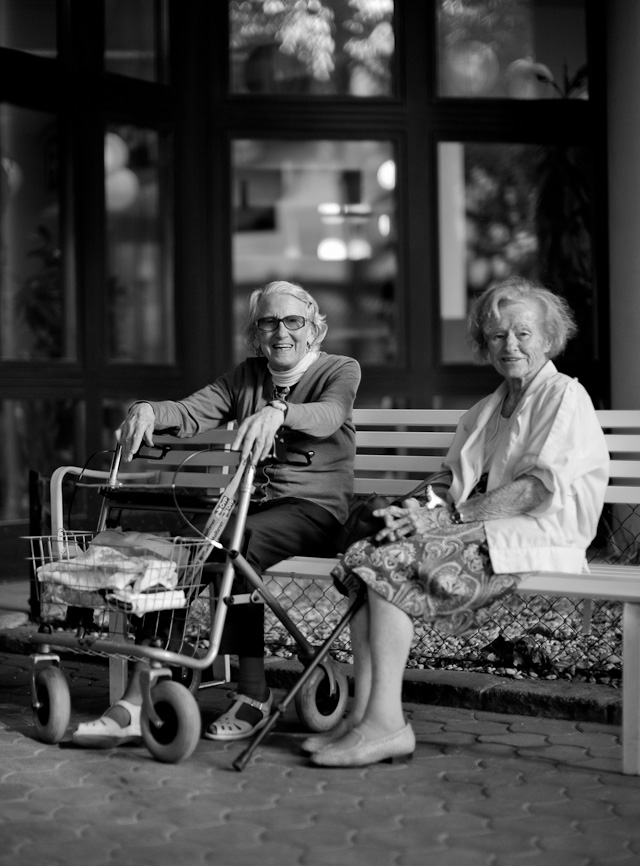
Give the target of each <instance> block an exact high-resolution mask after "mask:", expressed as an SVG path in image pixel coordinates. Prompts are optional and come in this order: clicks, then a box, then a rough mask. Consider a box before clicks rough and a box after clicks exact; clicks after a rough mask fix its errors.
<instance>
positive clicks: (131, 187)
mask: <svg viewBox="0 0 640 866" xmlns="http://www.w3.org/2000/svg"><path fill="white" fill-rule="evenodd" d="M139 190H140V181H139V180H138V176H137V175H136V174H135V173H134V172H132V171H131V169H130V168H119V169H117V170H116V171H113V172H111V173H110V174H108V175H107V179H106V181H105V198H106V205H107V210H108V211H121V210H126V209H127V208H128V207H129V206H130V205H131V204H133V202H134V201H135V200H136V198H137V196H138V192H139Z"/></svg>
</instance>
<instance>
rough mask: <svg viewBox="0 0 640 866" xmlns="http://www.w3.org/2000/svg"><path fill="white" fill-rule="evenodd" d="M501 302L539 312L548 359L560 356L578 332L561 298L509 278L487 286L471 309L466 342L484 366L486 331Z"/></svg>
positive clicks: (529, 281)
mask: <svg viewBox="0 0 640 866" xmlns="http://www.w3.org/2000/svg"><path fill="white" fill-rule="evenodd" d="M504 301H524V302H529V303H535V304H537V305H538V307H539V309H540V310H542V323H543V324H542V327H543V330H544V334H545V336H546V338H547V339H548V340H549V342H550V344H551V348H550V350H549V358H557V357H558V355H561V354H562V352H564V350H565V347H566V345H567V343H568V342H569V340H570V339H572V337H574V336H575V335H576V334H577V332H578V329H577V327H576V323H575V319H574V317H573V312H572V311H571V308H570V306H569V304H568V303H567V302H566V301H565V299H564V298H561V297H560V295H556V294H555V293H554V292H552V291H551V290H550V289H546V288H545V287H544V286H543V285H541V284H540V283H536V282H533V281H532V280H527V279H525V278H524V277H510V278H509V279H507V280H503V281H501V282H499V283H494V284H493V285H491V286H489V288H488V289H485V291H484V292H482V294H481V295H479V296H478V297H477V298H476V299H475V301H474V302H473V304H472V306H471V310H470V312H469V319H468V328H467V341H468V343H469V346H470V348H471V353H472V355H473V357H474V358H475V360H477V361H480V362H483V361H486V360H487V359H488V357H489V347H488V345H487V339H486V332H487V328H488V326H489V325H490V324H492V323H493V322H495V321H496V319H497V318H498V317H499V307H500V304H501V303H503V302H504Z"/></svg>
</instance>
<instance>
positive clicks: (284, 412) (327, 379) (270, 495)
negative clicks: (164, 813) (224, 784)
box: [72, 281, 360, 748]
mask: <svg viewBox="0 0 640 866" xmlns="http://www.w3.org/2000/svg"><path fill="white" fill-rule="evenodd" d="M326 333H327V323H326V317H325V316H324V315H323V314H321V313H320V311H319V308H318V304H317V302H316V301H315V299H314V298H313V297H312V296H311V295H310V294H309V293H308V292H307V291H306V290H305V289H303V288H301V287H300V286H298V285H295V284H293V283H290V282H286V281H276V282H272V283H269V284H268V285H267V286H265V287H263V288H260V289H256V290H255V291H254V292H253V293H252V295H251V298H250V301H249V315H248V319H247V325H246V329H245V338H246V342H247V344H248V346H249V347H250V349H251V350H252V351H253V353H254V356H253V357H248V358H247V359H246V360H245V361H243V362H242V363H240V364H239V365H238V366H237V367H235V368H234V369H233V370H231V371H230V372H228V373H225V374H224V375H222V376H220V378H219V379H217V380H216V381H215V382H213V383H212V384H210V385H206V386H205V387H204V388H202V389H201V390H199V391H197V392H196V393H195V394H192V395H191V396H190V397H186V398H184V399H183V400H178V401H173V400H162V401H159V402H153V401H148V402H139V403H135V404H134V405H133V406H132V407H131V409H130V411H129V414H128V415H127V417H126V419H125V420H124V421H123V423H122V424H121V425H120V427H119V428H118V431H117V433H116V435H117V438H118V439H119V441H120V442H121V444H122V446H123V456H124V459H125V460H127V461H129V460H131V459H132V457H133V455H134V454H135V453H136V452H137V451H138V449H139V447H140V445H141V444H142V443H143V442H144V443H146V444H147V445H152V444H153V433H154V431H156V432H160V431H162V432H169V433H172V434H176V435H177V436H181V437H182V436H184V437H189V436H195V435H196V434H198V433H202V432H204V431H206V430H210V429H212V428H215V427H219V426H222V425H224V424H226V423H227V422H229V421H236V422H237V423H238V432H237V436H236V438H235V442H234V443H233V446H232V447H233V448H235V449H238V450H241V452H242V455H243V457H248V456H251V458H252V460H253V461H259V460H261V459H263V458H265V457H267V455H268V454H269V452H270V451H271V449H272V447H273V444H274V440H275V436H276V433H278V431H282V433H283V435H284V438H285V441H286V444H287V445H288V446H290V447H293V448H295V449H299V450H301V451H313V452H314V456H313V460H312V463H311V465H310V466H302V465H290V464H279V465H265V466H263V467H259V468H258V471H257V473H256V491H257V498H256V499H255V501H253V502H252V504H251V506H250V511H249V516H248V518H247V524H246V536H245V544H246V548H245V549H244V551H243V552H244V555H245V557H246V559H247V560H248V562H249V563H250V564H251V566H252V567H253V568H254V570H255V571H256V572H257V573H258V574H261V573H262V571H263V570H264V569H266V568H268V567H269V566H270V565H273V564H274V563H276V562H279V561H280V560H282V559H285V558H286V557H289V556H293V555H296V554H303V553H304V554H307V555H315V556H333V555H334V553H335V550H336V543H337V542H336V539H337V534H338V532H339V531H340V529H341V527H342V524H343V523H344V521H345V519H346V517H347V513H348V507H349V501H350V498H351V495H352V492H353V463H354V456H355V429H354V426H353V421H352V409H353V403H354V400H355V396H356V392H357V389H358V385H359V383H360V367H359V365H358V363H357V362H356V361H354V360H353V359H352V358H348V357H344V356H341V355H330V354H327V353H325V352H323V351H322V349H321V344H322V341H323V339H324V337H325V335H326ZM243 580H244V579H243V578H240V577H238V579H237V584H238V586H237V587H236V591H239V592H243V591H247V590H246V589H245V588H244V584H243ZM220 652H221V653H229V654H234V655H238V657H239V676H238V693H237V695H236V696H235V698H234V700H233V702H232V704H231V706H230V707H229V708H228V709H227V710H226V711H225V712H224V713H222V715H221V716H219V717H218V718H217V719H216V720H215V721H213V722H212V723H211V724H210V725H209V726H208V728H207V729H206V731H205V736H206V737H208V738H209V739H213V740H239V739H243V738H245V737H250V736H251V735H252V734H253V733H254V732H255V731H257V730H259V728H260V727H261V726H263V725H264V724H265V723H266V721H267V720H268V717H269V713H270V711H271V705H272V697H271V693H270V691H269V689H268V687H267V683H266V679H265V669H264V607H263V605H251V604H243V605H236V606H231V607H230V608H229V610H228V613H227V617H226V622H225V633H224V635H223V641H222V644H221V647H220ZM141 702H142V698H141V694H140V689H139V683H138V681H137V678H136V674H135V673H134V674H133V676H132V678H131V680H130V682H129V685H128V687H127V692H126V693H125V695H124V697H123V698H122V699H121V700H120V701H118V702H116V703H115V704H114V705H112V706H111V707H110V708H109V709H108V710H107V712H106V713H105V714H104V715H103V716H102V717H101V718H99V719H97V720H95V721H92V722H88V723H85V724H81V725H80V726H79V728H78V730H77V731H76V732H75V733H74V734H73V736H72V740H73V742H74V743H76V744H77V745H81V746H88V747H94V748H96V747H97V748H99V747H105V746H110V745H118V744H120V743H125V742H132V741H135V740H136V739H138V738H139V736H140V721H139V720H140V705H141Z"/></svg>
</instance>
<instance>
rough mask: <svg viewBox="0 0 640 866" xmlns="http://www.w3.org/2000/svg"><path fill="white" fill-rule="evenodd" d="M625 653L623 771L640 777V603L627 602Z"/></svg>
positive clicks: (624, 623)
mask: <svg viewBox="0 0 640 866" xmlns="http://www.w3.org/2000/svg"><path fill="white" fill-rule="evenodd" d="M623 635H624V645H623V650H622V653H623V654H622V772H623V773H625V774H626V775H627V776H639V775H640V604H632V603H630V602H627V603H626V604H625V606H624V619H623Z"/></svg>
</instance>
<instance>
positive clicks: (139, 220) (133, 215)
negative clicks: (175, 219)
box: [104, 126, 175, 364]
mask: <svg viewBox="0 0 640 866" xmlns="http://www.w3.org/2000/svg"><path fill="white" fill-rule="evenodd" d="M166 149H167V142H166V140H165V138H164V137H161V136H160V135H159V134H158V132H156V131H155V130H151V129H140V128H138V127H134V126H114V127H111V128H110V130H109V131H108V132H107V134H106V137H105V149H104V156H105V202H106V209H107V214H106V225H107V259H108V269H109V270H108V292H109V321H108V338H109V339H108V357H109V360H111V361H116V362H123V363H142V364H169V363H172V362H173V361H174V360H175V350H174V331H173V321H174V316H173V280H172V252H171V238H172V231H171V226H170V225H169V221H170V213H171V206H170V202H169V189H168V186H169V172H168V164H169V161H168V156H167V153H166Z"/></svg>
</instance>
